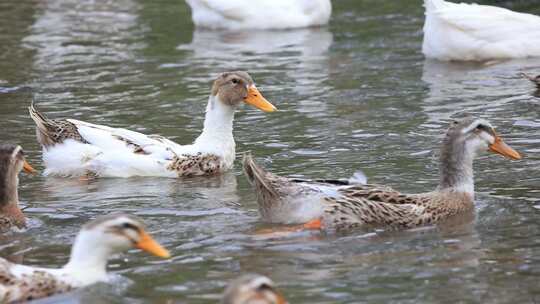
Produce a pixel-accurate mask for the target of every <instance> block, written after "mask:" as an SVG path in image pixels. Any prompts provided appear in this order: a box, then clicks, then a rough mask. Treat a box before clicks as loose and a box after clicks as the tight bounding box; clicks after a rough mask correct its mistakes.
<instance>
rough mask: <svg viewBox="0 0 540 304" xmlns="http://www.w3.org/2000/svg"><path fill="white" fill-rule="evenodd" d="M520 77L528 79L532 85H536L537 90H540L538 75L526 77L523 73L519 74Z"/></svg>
mask: <svg viewBox="0 0 540 304" xmlns="http://www.w3.org/2000/svg"><path fill="white" fill-rule="evenodd" d="M520 75H521V76H522V77H524V78H527V79H529V80H530V81H531V82H532V83H534V84H535V85H536V87H537V88H539V89H540V75H538V76H536V77H534V76H531V75H528V74H525V73H520Z"/></svg>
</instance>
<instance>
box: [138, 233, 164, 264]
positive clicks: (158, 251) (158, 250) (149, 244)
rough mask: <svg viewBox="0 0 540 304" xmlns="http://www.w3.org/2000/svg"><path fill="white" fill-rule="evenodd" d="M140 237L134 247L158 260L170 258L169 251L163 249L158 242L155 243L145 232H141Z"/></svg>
mask: <svg viewBox="0 0 540 304" xmlns="http://www.w3.org/2000/svg"><path fill="white" fill-rule="evenodd" d="M140 236H141V239H140V240H139V242H137V244H135V247H137V248H139V249H141V250H144V251H146V252H148V253H151V254H153V255H155V256H158V257H160V258H165V259H166V258H169V257H170V256H171V254H170V253H169V251H168V250H167V249H165V248H163V247H162V246H161V245H160V244H159V243H158V242H156V241H155V240H154V239H153V238H152V237H151V236H150V235H149V234H148V233H146V231H144V230H143V231H141V233H140Z"/></svg>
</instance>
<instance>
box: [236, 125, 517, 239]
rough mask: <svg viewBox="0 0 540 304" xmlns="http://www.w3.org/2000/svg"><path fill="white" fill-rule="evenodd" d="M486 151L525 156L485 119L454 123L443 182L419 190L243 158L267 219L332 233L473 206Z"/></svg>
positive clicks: (447, 214) (435, 219) (411, 223)
mask: <svg viewBox="0 0 540 304" xmlns="http://www.w3.org/2000/svg"><path fill="white" fill-rule="evenodd" d="M485 150H490V151H492V152H495V153H498V154H502V155H504V156H506V157H509V158H512V159H520V158H521V156H520V155H519V153H517V152H516V151H514V150H513V149H512V148H510V147H508V146H507V145H506V144H505V143H504V142H503V141H502V140H501V139H500V137H499V136H498V135H497V134H496V133H495V131H494V130H493V127H491V125H490V124H489V123H488V122H486V121H485V120H482V119H474V118H465V119H463V120H461V121H456V122H455V123H454V124H453V125H452V126H451V127H450V128H449V130H448V133H447V136H446V138H445V140H444V142H443V146H442V148H441V160H440V171H441V180H440V183H439V186H438V187H437V189H436V190H434V191H431V192H425V193H419V194H406V193H401V192H399V191H396V190H394V189H392V188H391V187H387V186H381V185H374V184H366V185H362V184H352V185H348V184H344V183H337V184H335V183H328V182H316V181H302V180H295V179H289V178H286V177H281V176H278V175H275V174H272V173H270V172H267V171H265V170H264V169H262V168H261V167H260V166H258V165H257V164H256V163H255V162H254V160H253V159H252V157H251V156H250V155H248V156H246V157H245V158H244V171H245V174H246V176H247V178H248V180H249V181H250V182H251V183H252V184H253V186H254V188H255V192H256V194H257V202H258V204H259V212H260V215H261V218H262V219H263V220H264V221H266V222H271V223H280V224H302V225H304V226H305V227H306V228H317V229H325V230H334V231H338V230H349V229H353V228H364V229H365V228H384V229H407V228H413V227H417V226H422V225H428V224H435V223H439V222H442V221H444V220H446V219H449V218H451V217H452V216H454V215H457V214H460V213H462V212H466V211H468V210H469V211H470V210H472V209H473V208H474V181H473V172H472V162H473V159H474V157H475V155H476V153H477V152H480V151H485Z"/></svg>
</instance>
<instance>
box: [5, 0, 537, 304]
mask: <svg viewBox="0 0 540 304" xmlns="http://www.w3.org/2000/svg"><path fill="white" fill-rule="evenodd" d="M482 3H490V4H497V5H501V6H505V7H509V8H511V9H514V10H519V11H523V12H531V13H536V14H540V3H539V2H538V1H498V2H495V1H482ZM333 5H334V12H333V15H332V20H331V23H330V25H329V26H328V27H324V28H319V29H302V30H294V31H276V32H260V31H247V32H241V33H227V32H209V31H198V30H194V28H193V26H192V24H191V20H190V11H189V8H188V7H187V6H186V5H185V3H184V2H183V1H180V0H176V1H172V0H158V1H137V0H109V1H106V0H104V1H75V0H46V1H37V0H36V1H2V2H0V127H1V128H2V132H1V135H0V141H1V142H11V143H17V144H21V145H22V146H23V147H24V149H25V151H26V152H27V155H28V159H29V161H30V162H31V163H33V164H34V165H35V166H36V167H37V168H38V169H43V167H42V165H41V162H40V156H41V152H40V148H39V146H38V145H37V143H36V140H35V135H34V126H33V123H32V121H31V119H30V118H29V117H28V114H27V110H26V108H27V106H28V105H29V103H30V102H31V100H32V99H34V100H35V102H36V103H37V105H38V107H39V108H40V109H41V110H43V111H45V112H46V113H48V114H49V116H51V117H56V118H60V117H75V118H77V119H81V120H87V121H90V122H94V123H101V124H106V125H109V126H121V127H126V128H130V129H133V130H137V131H140V132H144V133H159V134H162V135H165V136H168V137H170V138H171V139H173V140H175V141H177V142H179V143H189V142H191V141H192V140H193V139H194V138H195V137H196V136H197V135H198V133H199V132H200V129H201V127H202V122H203V117H204V116H203V112H204V107H205V103H206V101H207V96H208V94H209V89H210V85H211V81H212V79H213V78H214V77H215V76H216V75H217V74H218V73H219V72H222V71H226V70H237V69H243V70H247V71H249V72H250V73H251V75H252V76H253V77H254V79H255V81H256V82H257V83H258V86H259V88H260V89H261V91H262V93H263V94H264V95H265V96H266V97H267V99H269V100H271V101H272V102H273V103H274V104H275V105H276V106H277V107H278V108H279V110H280V111H279V112H277V113H273V114H264V113H262V112H259V111H257V110H254V109H252V108H248V107H245V108H243V109H241V110H240V111H239V112H238V113H237V116H236V122H235V138H236V141H237V150H238V151H239V152H242V151H248V150H251V151H252V153H253V154H254V155H255V156H256V157H257V159H258V160H259V161H260V162H262V163H263V164H264V165H265V166H267V167H268V168H270V169H271V170H273V171H274V172H276V173H279V174H284V175H294V176H305V177H348V176H349V175H351V174H352V173H353V172H354V171H355V170H356V169H359V168H361V169H363V170H364V171H365V173H366V174H367V176H368V177H369V180H370V181H373V182H378V183H387V184H389V185H391V186H394V187H396V188H398V189H400V190H403V191H408V192H415V191H426V190H431V189H432V188H433V187H435V185H436V184H437V177H438V175H437V165H438V164H437V151H438V147H439V142H440V140H441V137H442V134H443V133H444V130H445V128H446V126H447V124H448V121H449V119H450V118H451V117H454V116H456V115H459V114H461V113H464V112H468V113H473V114H475V115H478V116H481V117H484V118H486V119H488V120H489V121H490V122H492V124H494V125H495V126H496V127H497V130H498V132H499V133H501V134H502V135H503V137H504V138H505V139H506V141H507V142H508V143H509V144H510V145H512V146H513V147H514V148H516V150H519V151H520V152H522V153H523V155H524V159H523V160H521V161H508V160H505V159H502V158H500V157H498V156H494V155H492V156H487V155H486V156H482V157H480V158H479V159H478V160H477V161H476V163H475V173H476V174H475V178H476V189H477V203H476V206H477V210H476V218H475V219H463V223H461V224H455V225H450V226H448V227H439V228H432V229H429V228H428V229H418V230H413V231H406V232H400V233H373V234H367V235H358V234H352V235H345V236H325V235H320V234H317V233H305V234H304V233H300V234H294V235H290V236H286V237H280V238H272V239H265V238H261V237H257V236H255V235H254V233H255V232H256V231H257V230H258V229H260V228H263V227H266V226H264V225H261V224H260V222H259V221H258V214H257V206H256V202H255V197H254V194H253V192H252V191H251V190H250V187H249V185H248V184H247V182H246V180H245V178H244V176H242V174H241V168H240V165H239V162H237V164H236V166H235V169H234V170H232V172H230V173H228V174H226V175H224V176H222V177H216V178H210V179H192V180H186V181H178V180H170V179H160V178H131V179H101V180H96V181H90V182H81V181H78V180H73V179H60V178H50V177H48V178H45V177H28V176H23V177H22V179H21V187H20V196H21V200H22V202H23V204H24V205H25V206H26V207H27V209H26V210H25V212H26V214H27V215H28V217H29V218H30V220H31V227H30V229H28V230H27V231H26V232H23V233H16V234H11V235H7V236H2V238H1V239H0V254H1V255H2V256H5V257H10V258H12V259H14V260H18V261H22V262H24V263H26V264H32V265H40V266H51V267H53V266H54V267H57V266H61V265H62V264H64V263H65V262H66V260H67V257H68V254H69V248H70V244H71V242H72V239H73V237H74V236H75V234H76V232H77V231H78V229H79V227H80V226H81V225H82V224H83V223H84V222H86V221H87V220H89V219H91V218H93V217H95V216H98V215H101V214H106V213H109V212H113V211H125V212H131V213H134V214H137V215H139V216H141V217H143V218H144V220H145V221H146V222H147V224H148V226H149V229H150V230H151V231H152V232H153V233H154V234H155V235H156V236H157V238H158V239H159V241H161V242H162V243H164V244H165V245H166V246H167V247H168V248H170V249H171V251H172V253H173V254H174V258H172V259H171V260H166V261H162V260H157V259H156V258H153V257H149V256H146V255H144V254H142V253H136V252H131V253H128V254H125V255H122V257H117V258H115V259H113V260H112V261H111V263H110V269H111V271H113V272H114V273H118V274H120V276H119V278H118V280H117V281H118V282H117V283H116V284H111V285H104V284H103V285H98V286H95V287H92V288H89V289H86V290H83V291H79V292H75V293H71V294H68V295H66V296H62V297H60V298H55V299H54V300H52V302H56V301H60V300H61V301H64V302H66V303H69V302H82V303H103V302H114V303H122V302H123V303H139V302H141V303H143V302H152V303H215V302H216V299H217V298H219V295H220V293H221V292H222V290H223V288H224V286H225V285H226V284H227V282H228V281H230V280H231V279H232V278H234V277H236V276H238V275H239V274H241V273H245V272H252V271H253V272H259V273H262V274H266V275H269V276H271V277H272V278H273V279H274V280H275V281H276V282H277V283H278V285H279V287H280V289H282V290H283V292H284V294H286V296H287V297H288V298H289V300H290V302H291V303H359V302H373V303H390V302H400V303H413V302H414V303H415V302H449V303H454V302H467V303H468V302H489V303H508V302H515V303H524V302H538V301H540V287H539V285H538V282H539V277H540V264H539V262H540V261H539V256H540V227H539V221H538V218H539V217H540V172H539V168H540V156H539V152H540V114H539V102H540V100H539V99H538V98H537V97H535V96H534V95H535V90H534V88H533V86H532V85H531V84H530V83H529V82H527V81H525V80H523V79H521V78H520V77H518V76H517V74H518V72H521V71H524V72H529V73H531V74H538V73H540V60H539V59H527V60H512V61H506V62H502V63H499V64H495V65H480V64H448V63H439V62H433V61H425V60H424V58H423V56H422V54H421V52H420V48H421V40H422V31H421V29H422V25H423V8H422V6H421V1H381V0H362V1H360V0H356V1H353V0H342V1H334V2H333ZM50 302H51V301H50Z"/></svg>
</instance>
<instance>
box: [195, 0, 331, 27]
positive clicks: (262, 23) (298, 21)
mask: <svg viewBox="0 0 540 304" xmlns="http://www.w3.org/2000/svg"><path fill="white" fill-rule="evenodd" d="M186 2H187V3H188V4H189V6H190V7H191V18H192V20H193V23H195V26H197V27H205V28H212V29H230V30H237V29H286V28H301V27H308V26H317V25H324V24H326V23H328V20H329V19H330V15H331V13H332V4H331V3H330V0H256V1H250V0H186Z"/></svg>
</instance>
